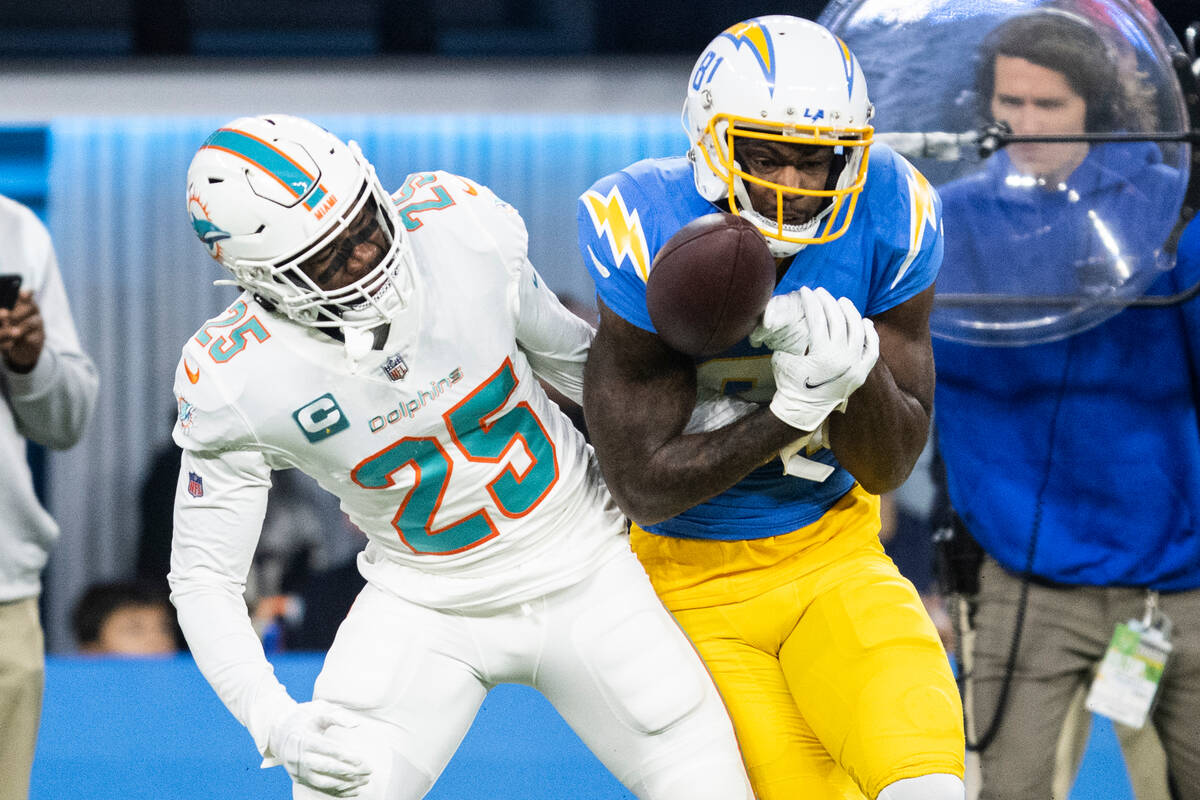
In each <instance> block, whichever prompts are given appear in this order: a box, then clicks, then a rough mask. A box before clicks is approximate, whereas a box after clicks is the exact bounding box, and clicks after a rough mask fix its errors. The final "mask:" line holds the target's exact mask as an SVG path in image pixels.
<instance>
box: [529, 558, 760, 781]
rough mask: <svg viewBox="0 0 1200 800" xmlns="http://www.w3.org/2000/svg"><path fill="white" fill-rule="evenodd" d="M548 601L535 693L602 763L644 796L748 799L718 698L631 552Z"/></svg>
mask: <svg viewBox="0 0 1200 800" xmlns="http://www.w3.org/2000/svg"><path fill="white" fill-rule="evenodd" d="M554 602H555V603H556V604H557V607H556V608H555V609H554V612H553V613H554V616H555V618H556V623H555V624H554V626H553V630H552V633H551V636H552V638H554V639H555V640H557V641H556V643H555V644H553V645H551V647H550V652H549V653H548V656H547V659H546V661H545V663H544V664H543V668H542V670H541V673H540V675H539V679H538V682H537V688H539V689H540V690H541V691H542V692H543V693H544V694H545V695H546V696H547V698H548V699H549V700H550V701H551V703H553V704H554V706H555V708H556V709H557V710H558V711H559V713H560V714H561V715H562V716H563V718H564V719H565V720H566V721H567V722H568V724H570V725H571V727H572V728H573V729H574V730H575V731H576V733H578V734H579V736H580V738H581V739H582V740H583V741H584V743H585V744H587V745H588V747H589V748H590V749H591V750H592V752H593V753H595V754H596V755H597V757H599V758H600V760H601V761H603V762H604V764H605V766H607V767H608V768H609V770H610V771H611V772H612V773H613V774H614V775H615V776H616V777H617V778H618V779H619V780H621V781H622V782H623V783H624V784H625V785H626V786H628V787H630V789H632V790H633V791H634V792H635V793H636V794H637V795H638V796H639V797H641V798H643V799H644V800H645V799H647V798H655V799H657V798H664V799H666V798H671V799H672V800H673V799H674V798H680V800H683V799H684V798H698V799H702V798H721V799H722V800H724V799H725V798H744V797H748V796H749V794H748V793H749V784H748V781H747V779H746V777H745V770H744V768H743V766H742V763H741V758H740V755H739V752H738V749H737V741H736V739H735V738H734V735H733V726H732V725H731V724H730V722H729V718H728V716H727V714H726V713H725V708H724V705H723V704H722V703H721V699H720V696H719V695H718V694H717V691H716V688H715V686H714V685H713V683H712V680H711V679H710V678H709V676H708V673H707V671H706V670H705V669H704V666H703V664H702V662H701V661H700V658H699V656H697V654H696V653H695V651H694V650H693V649H692V646H691V644H690V643H689V642H688V640H687V637H686V636H684V634H683V632H682V631H681V630H680V629H679V627H678V626H677V625H676V623H675V621H674V620H673V619H672V618H671V616H670V614H669V613H668V612H667V611H666V609H664V608H663V606H662V604H661V603H660V602H659V600H658V598H657V596H656V595H655V594H654V592H653V590H652V589H651V588H650V585H649V583H648V581H647V579H646V576H645V573H644V572H643V570H642V568H641V565H640V564H639V563H638V562H637V560H636V559H635V558H634V557H633V556H632V554H622V555H621V556H620V557H618V558H616V559H613V560H610V561H608V562H607V563H606V564H605V565H604V567H603V568H601V569H600V570H599V571H598V572H597V574H596V575H594V576H593V577H592V578H591V579H590V580H589V581H587V582H586V583H585V584H583V585H581V586H580V587H576V589H574V590H568V591H567V592H563V593H558V594H556V595H555V596H554Z"/></svg>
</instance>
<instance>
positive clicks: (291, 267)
mask: <svg viewBox="0 0 1200 800" xmlns="http://www.w3.org/2000/svg"><path fill="white" fill-rule="evenodd" d="M187 202H188V212H189V213H190V215H191V218H192V227H193V228H194V229H195V231H196V235H197V236H198V237H199V238H200V241H201V242H203V243H204V245H205V246H206V247H207V248H208V251H209V253H210V255H212V257H213V258H214V259H216V260H217V261H218V262H219V263H220V264H221V265H222V266H223V267H225V268H226V269H227V270H229V272H230V273H232V275H233V281H218V283H221V282H224V283H229V282H232V283H235V284H237V285H238V286H241V287H242V288H243V289H245V290H247V291H248V292H250V293H251V294H253V295H254V296H255V297H256V298H258V299H259V300H260V301H261V302H263V303H264V304H266V305H267V306H268V307H270V308H271V309H272V310H274V311H276V312H277V313H280V314H283V315H285V316H287V317H288V318H289V319H292V320H294V321H296V322H298V323H300V324H302V325H308V326H310V327H316V328H331V327H338V328H347V327H348V328H358V329H366V328H373V327H375V326H377V325H379V324H381V323H384V322H387V321H389V320H390V319H391V317H392V316H393V315H394V313H395V312H396V310H398V309H399V308H402V307H403V306H404V304H405V303H406V301H407V293H408V291H409V289H408V287H409V286H410V285H411V275H412V259H413V256H412V250H411V247H410V246H409V241H408V237H407V234H406V233H405V229H404V226H403V225H402V224H401V223H400V219H399V217H398V215H397V213H396V210H395V206H394V205H393V203H392V201H391V198H390V197H389V196H388V194H387V193H386V192H385V191H384V189H383V187H382V186H381V185H380V183H379V179H378V178H377V177H376V176H375V169H374V168H373V167H372V166H371V164H370V163H369V162H368V161H367V160H366V159H365V158H364V157H363V155H362V153H361V152H360V151H359V149H358V146H357V145H356V144H355V143H354V142H350V143H349V144H347V143H345V142H343V141H342V140H341V139H339V138H337V137H336V136H334V135H333V134H331V133H329V132H328V131H326V130H325V129H324V128H321V127H320V126H318V125H315V124H313V123H311V122H309V121H307V120H304V119H299V118H297V117H290V116H286V115H282V114H273V115H264V116H259V117H242V118H240V119H236V120H234V121H232V122H230V123H229V124H227V125H224V126H222V127H221V128H219V129H218V130H216V131H215V132H214V133H213V134H212V135H211V136H209V137H208V139H207V140H206V141H205V142H204V144H202V145H201V146H200V149H199V150H198V151H197V152H196V155H195V156H194V157H193V158H192V163H191V166H190V167H189V168H188V199H187ZM364 209H368V211H367V212H365V213H368V214H369V213H372V212H373V213H374V215H375V217H376V220H375V223H376V224H377V225H378V228H379V230H380V231H381V232H382V236H383V241H384V242H385V246H384V252H383V257H382V259H381V260H380V261H379V263H378V264H377V265H375V267H374V268H373V269H371V270H369V271H368V272H367V274H366V275H363V276H362V277H361V278H359V279H357V280H355V281H354V282H353V283H351V284H349V285H347V286H342V287H340V288H337V289H331V290H323V289H321V288H320V287H319V286H318V285H317V284H316V283H315V282H314V281H313V280H312V278H310V277H309V276H308V275H306V274H305V273H304V272H303V271H302V270H301V269H300V265H301V264H303V263H304V262H305V261H306V260H307V259H309V258H311V257H312V256H313V255H314V254H315V253H318V252H321V251H322V250H323V249H325V248H327V247H329V246H330V245H331V244H333V243H334V242H336V241H338V240H339V238H340V237H342V235H343V234H344V233H345V232H346V230H347V228H348V227H349V226H350V225H351V223H352V222H354V220H355V219H356V218H358V216H359V214H360V212H363V211H364Z"/></svg>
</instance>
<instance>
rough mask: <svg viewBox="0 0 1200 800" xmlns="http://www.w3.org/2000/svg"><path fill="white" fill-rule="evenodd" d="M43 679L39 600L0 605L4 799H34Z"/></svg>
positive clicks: (0, 790)
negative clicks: (32, 782) (31, 794)
mask: <svg viewBox="0 0 1200 800" xmlns="http://www.w3.org/2000/svg"><path fill="white" fill-rule="evenodd" d="M44 675H45V650H44V644H43V640H42V626H41V623H40V621H39V620H38V604H37V598H34V597H31V598H28V599H25V600H16V601H13V602H11V603H0V800H26V798H28V797H29V773H30V771H31V770H32V768H33V751H34V748H35V747H36V745H37V733H38V723H39V722H40V720H41V716H42V683H43V678H44Z"/></svg>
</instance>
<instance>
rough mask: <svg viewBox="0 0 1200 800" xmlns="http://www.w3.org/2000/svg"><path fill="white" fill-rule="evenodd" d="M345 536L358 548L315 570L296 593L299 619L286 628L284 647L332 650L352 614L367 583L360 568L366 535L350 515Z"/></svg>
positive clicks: (344, 527)
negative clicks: (359, 558) (352, 608)
mask: <svg viewBox="0 0 1200 800" xmlns="http://www.w3.org/2000/svg"><path fill="white" fill-rule="evenodd" d="M341 534H342V539H343V540H344V541H345V543H346V545H347V546H353V548H354V550H353V551H349V552H346V553H345V555H343V556H342V559H341V560H340V561H339V562H336V563H334V564H330V565H326V566H323V567H320V568H315V569H313V570H311V571H310V572H309V573H308V574H307V576H306V579H305V581H304V583H303V585H302V586H301V587H300V589H299V592H298V594H297V595H296V601H297V605H296V611H297V612H298V617H299V618H298V619H296V620H293V621H292V625H291V627H289V628H286V629H285V634H284V637H285V638H284V643H283V644H284V647H285V648H286V649H288V650H328V649H329V646H330V645H331V644H333V637H334V635H335V634H336V633H337V629H338V626H339V625H340V624H341V622H342V620H343V619H345V618H346V615H347V614H348V613H350V606H352V605H354V598H356V597H357V596H358V593H359V591H361V590H362V588H363V586H365V585H366V581H365V580H364V579H363V576H362V575H361V574H360V573H359V571H358V551H359V550H361V549H362V548H363V546H364V545H365V543H366V534H364V533H363V532H362V531H360V530H359V529H358V528H357V527H356V526H355V524H354V523H353V522H351V521H350V518H349V517H347V516H345V515H342V527H341Z"/></svg>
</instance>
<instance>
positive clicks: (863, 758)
mask: <svg viewBox="0 0 1200 800" xmlns="http://www.w3.org/2000/svg"><path fill="white" fill-rule="evenodd" d="M871 115H872V106H871V103H870V101H869V100H868V97H867V87H866V86H865V81H864V78H863V73H862V70H861V69H860V67H859V65H858V62H857V61H856V59H855V58H854V56H853V55H852V54H851V53H850V52H849V50H848V49H847V48H846V46H845V44H844V43H843V42H842V41H841V40H839V39H837V38H836V37H835V36H833V35H832V34H830V33H829V32H828V31H827V30H825V29H824V28H823V27H821V26H819V25H817V24H815V23H812V22H809V21H806V20H803V19H798V18H794V17H787V16H769V17H762V18H758V19H751V20H748V21H746V22H742V23H740V24H738V25H734V26H733V27H731V28H729V29H728V30H726V31H724V32H723V33H721V34H720V35H719V36H717V38H715V39H714V40H713V41H712V42H711V43H710V44H709V45H708V47H707V48H705V50H704V52H703V54H702V55H701V56H700V58H699V60H698V61H697V63H696V66H695V69H694V70H693V72H692V73H691V75H690V77H689V85H688V89H687V100H686V103H685V106H684V114H683V118H684V119H683V121H684V125H685V127H686V129H687V133H688V136H689V139H690V141H691V148H690V150H689V151H688V154H687V157H686V158H685V157H677V158H665V159H654V160H647V161H640V162H637V163H635V164H633V165H631V166H629V167H627V168H626V169H623V170H621V171H620V172H617V173H615V174H612V175H609V176H608V177H605V178H603V179H601V180H600V181H598V182H597V183H596V184H594V185H593V186H592V187H591V188H590V189H589V190H588V191H587V192H585V193H584V194H583V196H582V197H581V199H580V204H579V233H580V249H581V252H582V254H583V258H584V260H585V262H586V263H587V265H588V267H589V269H590V270H591V271H592V275H593V278H594V280H595V283H596V288H597V293H598V297H599V306H600V326H599V331H598V332H597V335H596V339H595V342H594V343H593V345H592V350H591V354H590V356H589V359H588V363H587V367H586V371H585V383H584V411H585V415H586V418H587V422H588V426H589V429H590V431H591V435H592V438H593V442H594V445H595V448H596V452H597V454H598V456H599V459H600V463H601V468H602V470H603V472H604V475H605V478H606V480H607V482H608V484H609V486H610V487H611V490H612V492H613V494H614V496H615V497H616V499H617V501H618V503H619V504H620V506H621V507H622V509H623V510H624V511H625V512H626V513H627V515H628V516H629V517H630V518H631V519H632V523H633V524H632V526H631V540H632V544H633V547H634V549H635V550H636V552H637V554H638V556H639V558H640V559H641V561H642V564H643V566H644V567H645V568H646V570H647V572H648V573H649V574H650V577H651V580H652V582H653V583H654V586H655V588H656V590H657V591H658V593H659V595H660V597H662V599H663V601H664V602H665V604H666V605H667V607H668V608H670V609H671V611H672V612H673V613H674V614H675V616H676V618H677V619H678V620H679V622H680V624H681V625H682V627H683V628H684V629H685V630H686V631H687V633H688V634H689V635H690V636H691V638H692V640H693V642H694V643H695V644H696V647H697V649H698V650H699V652H700V654H701V655H702V656H703V657H704V659H705V661H706V662H707V664H708V666H709V669H710V671H711V672H712V674H713V676H714V678H715V680H716V682H717V685H718V687H719V689H720V690H721V692H722V695H723V697H724V700H725V702H726V704H727V705H728V707H729V710H730V714H731V716H732V718H733V720H734V727H735V730H736V731H737V733H738V737H739V743H740V744H741V747H742V752H743V758H744V760H745V762H746V765H747V768H748V771H749V773H750V776H751V781H752V783H753V784H754V787H755V791H756V793H757V796H758V797H759V798H760V800H782V799H783V798H787V799H788V800H791V798H796V797H804V798H811V799H813V800H825V799H827V798H828V799H830V800H832V798H862V797H864V796H865V797H868V798H872V800H917V798H920V800H942V799H943V798H944V799H945V800H950V799H951V798H962V797H963V796H964V794H965V789H964V785H963V781H962V775H963V752H964V742H963V726H962V707H961V703H960V700H959V696H958V691H957V688H956V687H955V684H954V679H953V676H952V674H951V670H950V665H949V662H948V659H947V657H946V653H945V651H944V650H943V648H942V645H941V642H940V640H939V638H938V634H937V631H936V630H935V629H934V626H933V623H932V622H931V621H930V619H929V617H928V615H927V614H926V612H925V610H924V607H923V606H922V604H921V600H920V598H919V596H918V594H917V591H916V590H915V589H914V588H913V586H912V584H911V583H909V582H908V581H907V580H905V579H904V578H903V577H901V575H900V573H899V572H898V571H897V569H896V567H895V566H894V565H893V564H892V562H891V561H890V560H889V559H888V558H887V556H886V555H885V554H884V552H883V549H882V547H881V546H880V543H879V538H878V534H879V530H880V515H879V507H880V501H879V494H881V493H883V492H887V491H889V490H891V489H894V488H895V487H896V486H898V485H899V484H900V483H901V482H902V481H903V480H904V478H905V477H906V476H907V475H908V473H909V471H910V470H911V469H912V466H913V464H914V463H915V461H916V459H917V456H918V455H919V453H920V451H921V449H922V446H923V445H924V443H925V440H926V436H927V433H928V428H929V416H930V408H931V404H932V398H933V386H934V374H933V358H932V351H931V346H930V338H929V326H928V318H929V313H930V308H931V304H932V295H933V288H932V287H933V282H934V279H935V277H936V274H937V271H938V267H939V264H940V261H941V257H942V238H941V237H942V232H941V222H940V206H939V202H940V201H939V200H938V198H937V195H936V193H935V192H934V190H933V189H932V187H931V186H930V184H929V183H928V182H927V181H926V179H925V178H924V177H923V176H922V175H920V174H919V173H918V172H917V171H916V170H915V169H913V167H912V166H911V165H910V164H909V163H908V162H906V161H905V160H904V159H903V158H901V157H900V156H898V155H897V154H895V153H894V152H892V151H891V150H889V149H888V148H887V147H885V146H883V145H881V144H878V143H875V144H873V143H872V128H871V125H870V118H871ZM717 210H722V211H729V212H732V213H735V214H738V215H741V216H742V217H745V218H747V219H749V220H750V221H752V222H753V223H754V224H755V225H756V226H757V227H758V229H759V230H760V231H761V232H762V233H763V234H764V236H765V237H766V241H767V243H768V245H769V246H770V248H771V250H772V253H773V254H774V255H775V256H776V258H777V260H778V278H777V285H776V289H775V296H774V297H773V298H772V300H771V302H770V303H769V304H768V306H767V309H766V311H765V312H764V319H763V324H762V326H760V327H759V328H758V329H757V330H756V331H755V332H754V333H753V334H752V335H751V337H750V338H749V339H748V340H745V341H742V342H740V343H738V344H737V345H735V346H734V347H732V348H731V349H730V350H729V351H727V352H724V353H720V354H718V355H716V356H714V357H705V358H693V357H691V356H687V355H684V354H681V353H679V352H676V351H674V350H672V349H671V348H670V347H668V346H667V345H666V344H665V343H664V342H663V340H662V339H660V338H659V336H658V335H657V333H656V332H655V328H654V326H653V324H652V322H651V320H650V317H649V314H648V312H647V309H646V304H645V286H646V278H647V275H648V274H649V270H650V266H651V263H652V260H653V258H654V255H655V253H657V252H658V250H659V249H660V248H661V247H662V246H663V245H664V243H665V242H666V241H667V240H668V239H669V238H670V237H671V235H672V234H674V233H675V232H676V231H678V230H679V229H680V228H681V227H683V226H684V225H685V224H687V223H688V222H690V221H692V220H693V219H695V218H697V217H699V216H702V215H704V214H709V213H712V212H714V211H717Z"/></svg>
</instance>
